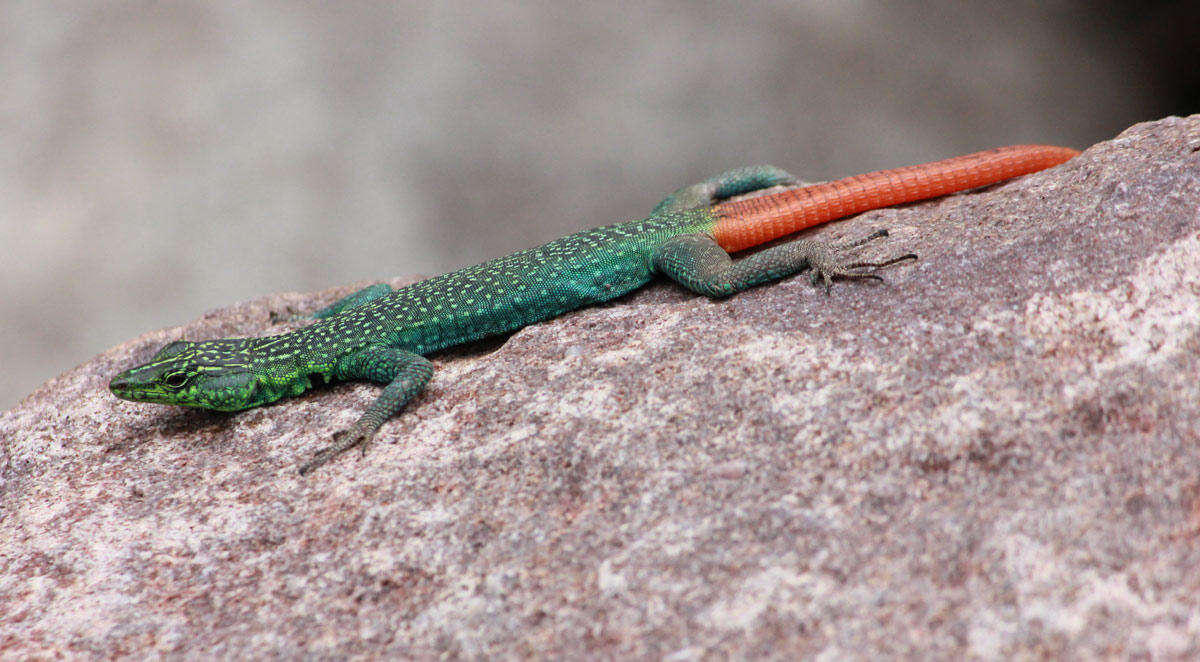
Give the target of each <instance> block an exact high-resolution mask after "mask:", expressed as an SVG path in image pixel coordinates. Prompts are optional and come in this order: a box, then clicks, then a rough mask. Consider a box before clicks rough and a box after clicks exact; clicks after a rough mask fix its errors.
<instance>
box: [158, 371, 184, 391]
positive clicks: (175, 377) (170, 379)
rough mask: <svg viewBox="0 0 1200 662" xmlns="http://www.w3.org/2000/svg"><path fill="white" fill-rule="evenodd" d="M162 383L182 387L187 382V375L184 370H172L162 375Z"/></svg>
mask: <svg viewBox="0 0 1200 662" xmlns="http://www.w3.org/2000/svg"><path fill="white" fill-rule="evenodd" d="M162 381H163V384H166V385H167V387H169V388H183V385H184V384H187V381H188V376H187V373H186V372H173V373H171V374H169V375H166V376H164V377H163V380H162Z"/></svg>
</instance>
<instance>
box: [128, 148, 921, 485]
mask: <svg viewBox="0 0 1200 662" xmlns="http://www.w3.org/2000/svg"><path fill="white" fill-rule="evenodd" d="M794 183H795V180H794V179H793V178H792V177H791V176H790V175H788V174H787V173H785V172H783V171H781V170H779V169H777V168H771V167H769V166H759V167H752V168H743V169H739V170H734V171H730V172H728V173H725V174H723V175H720V176H718V177H714V178H712V179H710V180H706V181H705V182H701V183H700V184H697V185H694V186H691V187H686V188H684V189H680V190H679V191H677V192H676V193H675V194H673V195H672V196H670V197H668V198H667V199H666V200H664V201H663V203H662V204H660V205H659V207H657V208H656V209H655V213H654V214H653V215H651V216H650V217H649V218H647V219H644V220H640V221H632V222H629V223H621V224H617V225H609V226H606V227H601V228H596V229H593V230H587V231H584V232H579V233H577V234H572V235H569V236H567V237H563V238H561V239H558V240H556V241H552V242H550V243H548V244H545V245H543V246H540V247H537V248H531V249H528V250H523V251H520V252H517V253H514V254H512V255H508V256H505V257H501V258H497V259H494V260H491V261H488V262H484V263H482V264H479V265H475V266H471V267H467V268H464V269H460V270H458V271H454V272H451V273H447V274H444V275H441V276H437V277H434V278H430V279H428V280H424V281H420V282H418V283H415V284H412V285H409V286H407V287H403V288H400V289H397V290H394V291H393V290H392V289H391V288H390V287H388V286H387V285H382V284H379V285H373V286H371V287H368V288H366V289H364V290H361V291H359V292H356V293H355V294H352V295H350V296H349V297H346V298H345V299H342V300H341V301H338V302H337V303H335V304H333V305H332V306H329V307H328V308H326V309H324V310H322V311H319V312H317V313H315V314H314V315H312V317H313V318H316V319H317V321H316V322H314V323H313V324H311V325H309V326H306V327H303V328H300V329H297V330H294V331H291V332H288V333H283V334H280V335H275V336H270V337H264V338H226V339H217V340H206V341H196V342H189V341H178V342H174V343H171V344H169V345H167V346H166V347H164V348H162V349H161V350H160V351H159V352H158V354H156V355H155V356H154V357H153V358H151V359H150V360H149V361H147V362H146V363H144V364H142V365H139V366H137V367H135V368H132V369H130V370H127V371H125V372H122V373H121V374H119V375H117V376H116V377H114V378H113V379H112V381H111V382H110V384H109V388H110V389H111V391H112V392H113V393H114V394H115V395H116V396H118V397H120V398H124V399H127V400H136V401H140V402H152V403H161V404H174V405H184V406H192V407H201V408H206V409H214V410H220V411H237V410H241V409H246V408H249V407H255V406H258V405H263V404H266V403H269V402H273V401H275V400H278V399H280V398H283V397H285V396H294V395H299V394H301V393H303V392H305V391H306V390H308V389H309V388H312V387H313V386H314V384H317V383H323V382H330V381H340V380H350V379H365V380H369V381H372V382H376V383H380V384H384V388H383V390H382V392H381V393H380V394H379V396H378V397H377V398H376V400H375V401H374V402H373V403H372V404H371V405H370V406H369V407H368V408H367V409H366V411H365V412H364V413H363V414H362V415H361V417H360V418H359V419H358V420H357V421H356V422H355V423H354V425H353V426H351V427H350V428H349V429H348V430H344V431H342V432H339V433H337V434H336V435H335V436H334V439H333V442H332V444H330V445H329V446H327V447H325V448H324V449H322V450H321V451H319V452H318V453H317V454H316V455H315V456H314V457H313V458H312V459H311V460H309V461H308V462H307V463H305V464H304V465H302V466H301V473H307V472H308V471H310V470H312V469H313V468H315V467H317V466H320V465H321V464H323V463H325V462H327V461H328V460H330V459H331V458H333V457H335V456H337V455H338V454H339V453H341V452H343V451H345V450H347V449H349V448H352V447H354V446H360V445H364V446H365V443H366V442H367V441H368V440H370V438H371V437H372V436H373V435H374V434H375V432H376V431H377V430H378V429H379V427H380V426H381V425H382V424H383V423H384V422H385V421H386V420H387V419H388V418H390V417H391V416H392V415H394V414H395V413H396V412H398V411H399V410H400V409H401V408H403V407H404V405H405V404H406V403H407V402H409V401H410V400H411V399H412V398H413V397H414V396H415V395H417V394H418V393H420V392H421V390H422V389H424V387H425V385H426V383H427V382H428V381H429V379H430V376H431V375H432V372H433V367H432V364H431V363H430V362H429V361H428V360H427V359H426V358H425V357H424V355H426V354H428V353H430V352H434V351H436V350H439V349H442V348H445V347H449V346H452V345H457V344H460V343H465V342H469V341H472V340H476V339H479V338H484V337H486V336H491V335H496V334H500V333H504V332H507V331H511V330H514V329H518V328H521V327H523V326H526V325H529V324H533V323H536V322H539V321H541V320H545V319H548V318H551V317H554V316H557V315H560V314H562V313H564V312H566V311H569V310H573V309H576V308H580V307H582V306H586V305H589V304H593V303H597V302H601V301H607V300H609V299H613V298H616V297H619V296H621V295H623V294H626V293H628V292H630V291H632V290H634V289H637V288H639V287H641V286H643V285H645V284H646V283H648V282H649V281H650V280H651V279H652V278H653V277H654V275H655V274H663V275H666V276H668V277H669V278H672V279H674V280H676V281H678V282H679V283H681V284H683V285H684V286H685V287H687V288H688V289H691V290H693V291H696V292H700V293H703V294H707V295H709V296H724V295H728V294H732V293H734V292H737V291H740V290H742V289H745V288H747V287H750V286H752V285H755V284H757V283H761V282H765V281H767V280H773V279H777V278H782V277H784V276H787V275H789V274H792V273H795V272H797V271H800V270H802V269H805V268H808V267H811V268H812V269H813V274H814V282H817V281H819V280H820V279H822V278H823V279H824V280H825V282H826V286H828V282H829V277H830V276H839V277H847V278H878V277H877V276H874V275H873V274H869V273H863V272H861V271H854V270H853V269H855V268H858V267H871V268H875V267H881V266H885V265H888V264H892V263H894V262H897V261H899V260H903V259H909V258H912V257H915V256H912V255H905V256H901V257H899V258H896V259H893V260H888V261H886V262H879V263H864V262H860V263H854V264H848V263H846V262H844V261H843V260H842V259H841V258H840V257H838V255H837V254H838V252H839V251H841V250H844V249H848V248H853V247H855V246H858V245H861V244H862V243H863V241H865V240H862V241H858V242H851V243H848V244H843V245H838V246H830V245H825V244H820V243H817V242H812V241H805V240H793V241H789V242H786V243H783V244H780V245H777V246H774V247H771V248H768V249H766V250H763V251H760V252H758V253H756V254H754V255H752V256H750V257H748V258H744V259H742V260H738V261H732V260H731V259H730V257H729V254H728V253H727V252H726V251H725V250H723V249H722V248H721V246H720V245H718V243H717V242H716V241H715V240H714V239H713V236H714V231H715V230H716V228H717V226H718V224H720V223H722V222H724V221H726V220H728V219H729V218H731V216H730V215H729V214H724V215H723V214H722V213H721V209H720V208H719V207H716V206H711V205H713V204H714V203H716V202H718V201H720V200H721V199H723V198H726V197H729V196H734V195H739V194H742V193H746V192H750V191H755V190H759V189H762V188H767V187H771V186H777V185H792V184H794ZM792 190H797V189H792ZM800 190H802V189H800ZM769 198H770V196H767V197H764V198H762V199H763V200H768V199H769ZM816 202H820V201H819V200H818V201H816ZM760 207H761V209H759V210H758V211H756V212H755V213H760V212H761V213H765V212H769V211H771V209H772V208H771V206H770V203H769V200H768V202H767V203H766V204H765V205H760ZM764 210H765V211H764ZM739 220H745V215H742V216H741V217H739ZM875 236H881V233H876V234H874V235H872V236H871V238H873V237H875Z"/></svg>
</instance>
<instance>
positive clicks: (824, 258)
mask: <svg viewBox="0 0 1200 662" xmlns="http://www.w3.org/2000/svg"><path fill="white" fill-rule="evenodd" d="M886 235H887V233H886V232H876V233H874V234H872V235H871V236H870V237H866V238H863V239H858V240H855V241H851V242H846V243H842V244H829V243H826V242H820V241H812V240H808V239H793V240H792V241H788V242H785V243H782V244H778V245H776V246H771V247H769V248H766V249H764V250H761V251H758V252H757V253H754V254H752V255H749V256H746V257H743V258H740V259H737V260H734V259H733V258H731V257H730V256H729V253H727V252H725V250H724V249H723V248H721V247H720V245H718V244H717V242H716V241H715V240H714V239H713V238H712V237H710V236H708V235H702V234H686V235H679V236H676V237H672V238H671V239H668V240H666V241H664V242H663V243H662V244H661V245H659V246H658V248H657V249H655V251H654V254H653V258H652V259H653V265H654V269H655V271H656V272H658V273H661V274H663V275H665V276H667V277H668V278H670V279H671V280H674V281H675V282H677V283H679V284H680V285H683V286H684V287H686V288H687V289H689V290H691V291H693V292H696V293H697V294H703V295H705V296H709V297H714V298H715V297H724V296H729V295H731V294H734V293H737V292H741V291H742V290H745V289H748V288H750V287H753V286H755V285H760V284H762V283H767V282H770V281H773V280H779V279H780V278H785V277H787V276H790V275H792V274H795V273H797V272H800V271H803V270H804V269H811V270H812V281H813V284H820V283H821V282H824V284H825V292H826V294H828V293H829V290H830V287H831V286H832V281H833V278H835V277H836V278H847V279H854V280H863V279H872V280H882V278H880V277H879V276H878V275H876V274H873V273H864V272H860V271H853V269H856V268H862V267H872V268H881V267H885V266H888V265H891V264H895V263H897V262H902V261H904V260H910V259H916V257H917V256H916V255H913V254H911V253H909V254H906V255H901V256H899V257H895V258H891V259H889V260H885V261H882V262H862V261H859V262H849V261H848V260H847V259H846V257H845V255H844V253H845V251H846V250H849V249H853V248H857V247H858V246H861V245H863V244H865V243H867V242H868V241H870V240H872V239H875V238H878V237H882V236H886Z"/></svg>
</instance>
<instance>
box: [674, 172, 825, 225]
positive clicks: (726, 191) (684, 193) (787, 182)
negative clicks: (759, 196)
mask: <svg viewBox="0 0 1200 662" xmlns="http://www.w3.org/2000/svg"><path fill="white" fill-rule="evenodd" d="M800 185H802V183H801V182H800V181H799V180H798V179H796V178H795V177H794V176H793V175H792V174H791V173H789V172H788V171H786V170H783V169H781V168H776V167H775V166H769V165H758V166H744V167H741V168H734V169H733V170H727V171H725V172H723V173H721V174H719V175H717V176H716V177H709V178H708V179H706V180H704V181H702V182H699V183H696V184H692V185H691V186H685V187H683V188H681V189H679V190H677V191H675V192H674V193H672V194H671V195H668V196H667V197H665V198H663V201H662V202H660V203H658V206H656V207H655V208H654V211H652V212H650V213H651V215H659V214H668V213H671V212H677V211H684V210H687V209H695V208H696V207H707V206H709V205H713V204H716V203H718V202H721V201H722V200H726V199H728V198H732V197H733V196H735V195H744V194H746V193H753V192H754V191H761V190H763V189H767V188H771V187H773V186H800Z"/></svg>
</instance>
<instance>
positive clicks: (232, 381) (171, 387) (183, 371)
mask: <svg viewBox="0 0 1200 662" xmlns="http://www.w3.org/2000/svg"><path fill="white" fill-rule="evenodd" d="M249 349H250V346H249V341H247V340H243V339H224V340H208V341H204V342H187V341H185V340H179V341H176V342H173V343H170V344H169V345H167V346H165V347H163V348H162V349H160V350H159V351H158V353H157V354H155V355H154V358H152V359H150V361H148V362H146V363H144V364H142V365H139V366H137V367H135V368H131V369H129V370H126V371H125V372H122V373H121V374H119V375H117V376H116V377H113V378H112V381H110V382H109V383H108V388H109V390H110V391H112V392H113V395H115V396H117V397H118V398H121V399H123V400H134V401H137V402H155V403H159V404H166V405H183V406H185V407H201V408H203V409H214V410H217V411H238V410H241V409H247V408H249V407H257V406H258V405H261V404H266V403H268V402H272V401H274V400H276V399H278V398H279V394H276V393H275V392H274V391H275V389H271V388H265V383H264V380H263V379H262V378H261V377H260V376H259V373H256V372H255V370H254V366H253V365H252V364H251V353H250V352H249V351H248V350H249ZM272 396H274V397H272Z"/></svg>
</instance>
